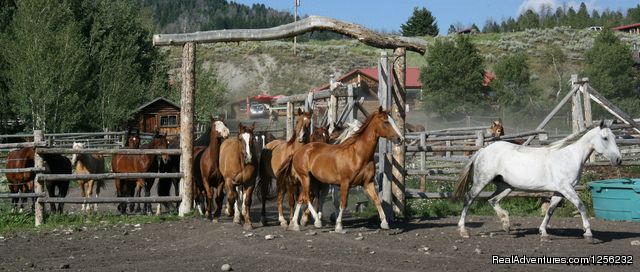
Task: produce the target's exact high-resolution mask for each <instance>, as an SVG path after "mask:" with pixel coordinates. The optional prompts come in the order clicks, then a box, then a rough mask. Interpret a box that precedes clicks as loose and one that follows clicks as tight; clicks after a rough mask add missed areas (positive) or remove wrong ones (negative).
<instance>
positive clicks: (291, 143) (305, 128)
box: [257, 109, 311, 227]
mask: <svg viewBox="0 0 640 272" xmlns="http://www.w3.org/2000/svg"><path fill="white" fill-rule="evenodd" d="M296 118H297V121H296V125H295V127H294V129H293V135H292V136H291V138H290V139H289V140H288V141H284V140H274V141H273V142H270V143H268V144H267V145H266V146H265V147H264V149H262V151H261V154H260V171H259V174H260V178H259V179H258V184H257V191H258V192H257V193H258V197H259V198H260V200H261V202H262V213H261V221H262V224H263V225H266V201H267V200H268V199H270V198H271V197H270V196H269V192H270V190H271V182H272V179H275V178H276V173H277V172H278V170H279V169H280V167H281V165H282V162H284V160H285V158H287V157H288V156H290V155H291V154H293V152H294V151H295V150H296V149H298V148H300V147H301V146H302V145H304V144H305V143H308V142H309V140H308V137H306V136H305V135H309V127H310V126H311V113H309V112H302V110H300V109H298V113H297V115H296ZM276 188H277V202H278V220H279V221H280V225H282V226H283V227H287V225H288V223H287V220H286V219H285V218H284V211H283V202H284V195H285V193H286V192H289V210H290V211H291V212H290V213H289V217H290V218H291V217H292V216H293V205H294V203H295V197H294V195H293V190H295V186H294V184H286V183H280V182H277V183H276Z"/></svg>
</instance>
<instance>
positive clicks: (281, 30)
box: [153, 16, 427, 54]
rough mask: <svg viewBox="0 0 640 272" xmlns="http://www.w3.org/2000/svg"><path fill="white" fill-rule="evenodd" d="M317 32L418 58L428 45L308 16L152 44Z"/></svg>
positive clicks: (157, 38)
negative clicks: (415, 54)
mask: <svg viewBox="0 0 640 272" xmlns="http://www.w3.org/2000/svg"><path fill="white" fill-rule="evenodd" d="M319 30H327V31H332V32H336V33H340V34H343V35H346V36H349V37H352V38H355V39H357V40H359V41H360V42H362V43H364V44H367V45H370V46H373V47H377V48H386V49H395V48H399V47H404V48H406V49H407V50H410V51H414V52H418V53H420V54H424V53H425V52H426V51H427V42H426V41H424V40H422V39H419V38H412V37H400V36H387V35H383V34H380V33H376V32H374V31H371V30H369V29H367V28H365V27H363V26H360V25H357V24H353V23H348V22H344V21H340V20H336V19H332V18H328V17H322V16H309V17H307V18H305V19H302V20H300V21H297V22H295V23H290V24H286V25H281V26H277V27H272V28H263V29H225V30H212V31H204V32H194V33H182V34H156V35H153V44H154V45H156V46H166V45H182V44H185V43H187V42H194V43H214V42H241V41H268V40H277V39H283V38H290V37H294V36H298V35H302V34H304V33H307V32H312V31H319Z"/></svg>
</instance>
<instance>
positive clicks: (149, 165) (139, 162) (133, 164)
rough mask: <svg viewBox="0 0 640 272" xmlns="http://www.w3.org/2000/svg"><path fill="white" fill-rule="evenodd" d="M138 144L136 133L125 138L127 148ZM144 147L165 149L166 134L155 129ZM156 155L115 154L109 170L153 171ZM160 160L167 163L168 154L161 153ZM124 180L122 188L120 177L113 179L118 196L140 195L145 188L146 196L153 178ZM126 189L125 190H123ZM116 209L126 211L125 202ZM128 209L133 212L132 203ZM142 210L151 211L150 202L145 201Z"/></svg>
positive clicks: (127, 171)
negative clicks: (148, 142)
mask: <svg viewBox="0 0 640 272" xmlns="http://www.w3.org/2000/svg"><path fill="white" fill-rule="evenodd" d="M139 146H140V137H139V136H138V134H137V133H136V134H134V135H130V136H129V139H128V140H127V148H132V149H135V148H138V147H139ZM143 148H145V149H166V148H167V137H166V134H160V133H159V132H158V131H156V133H155V135H154V136H153V139H152V140H151V143H150V144H147V145H144V146H143ZM156 157H157V156H156V155H143V154H141V155H120V154H115V155H113V157H112V158H111V170H112V171H113V172H114V173H145V172H150V171H155V170H157V168H158V162H157V160H156ZM161 157H162V162H163V163H167V162H168V160H169V156H168V155H166V154H164V155H161ZM122 180H123V181H125V187H124V188H122V184H121V179H120V178H116V179H115V186H116V193H117V196H118V197H124V196H129V197H133V196H134V188H135V196H136V197H140V191H141V190H142V188H143V187H144V188H145V196H146V197H148V196H149V195H150V194H151V187H152V186H153V182H154V179H134V180H131V179H122ZM123 189H126V190H123ZM118 210H119V211H120V212H121V213H126V204H124V203H121V204H120V205H118ZM136 210H137V211H139V210H140V205H139V204H138V206H137V209H136ZM129 211H130V212H133V204H131V205H129ZM143 212H145V213H146V212H151V204H148V203H145V205H144V210H143Z"/></svg>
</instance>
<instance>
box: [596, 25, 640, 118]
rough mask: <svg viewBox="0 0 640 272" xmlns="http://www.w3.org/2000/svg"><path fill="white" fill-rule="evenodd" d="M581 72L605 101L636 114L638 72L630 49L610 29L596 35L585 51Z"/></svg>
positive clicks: (638, 104)
mask: <svg viewBox="0 0 640 272" xmlns="http://www.w3.org/2000/svg"><path fill="white" fill-rule="evenodd" d="M585 62H586V67H585V74H586V75H587V76H588V77H589V83H590V84H591V85H592V86H593V87H594V88H595V89H597V90H598V91H599V92H600V93H602V95H604V96H605V97H606V98H608V99H609V100H612V101H615V102H614V103H617V104H618V106H619V107H620V108H622V109H623V110H627V111H628V112H630V113H638V112H639V111H638V108H639V106H640V103H639V101H640V96H639V95H638V92H637V89H636V88H637V86H638V85H637V84H638V73H637V71H636V70H635V68H634V67H633V66H634V64H635V63H634V61H633V58H632V54H631V50H630V48H629V47H628V46H627V45H626V44H624V43H622V41H620V38H618V37H617V36H616V35H615V33H614V32H613V31H612V30H610V29H604V30H602V31H601V32H600V34H599V35H598V36H597V37H596V39H595V41H594V44H593V47H592V48H591V49H589V50H588V51H587V52H585Z"/></svg>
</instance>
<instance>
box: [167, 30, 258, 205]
mask: <svg viewBox="0 0 640 272" xmlns="http://www.w3.org/2000/svg"><path fill="white" fill-rule="evenodd" d="M195 63H196V45H195V44H194V43H192V42H189V43H185V44H184V46H183V47H182V94H181V97H180V149H181V151H182V154H181V155H180V172H182V178H181V179H180V193H181V194H182V202H181V203H180V209H179V212H178V215H179V216H185V215H187V214H188V213H190V212H191V208H192V204H193V195H192V193H193V176H192V174H193V110H194V108H193V102H194V97H193V94H194V90H195V84H196V81H195V74H196V71H195ZM248 110H249V109H247V111H248Z"/></svg>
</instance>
